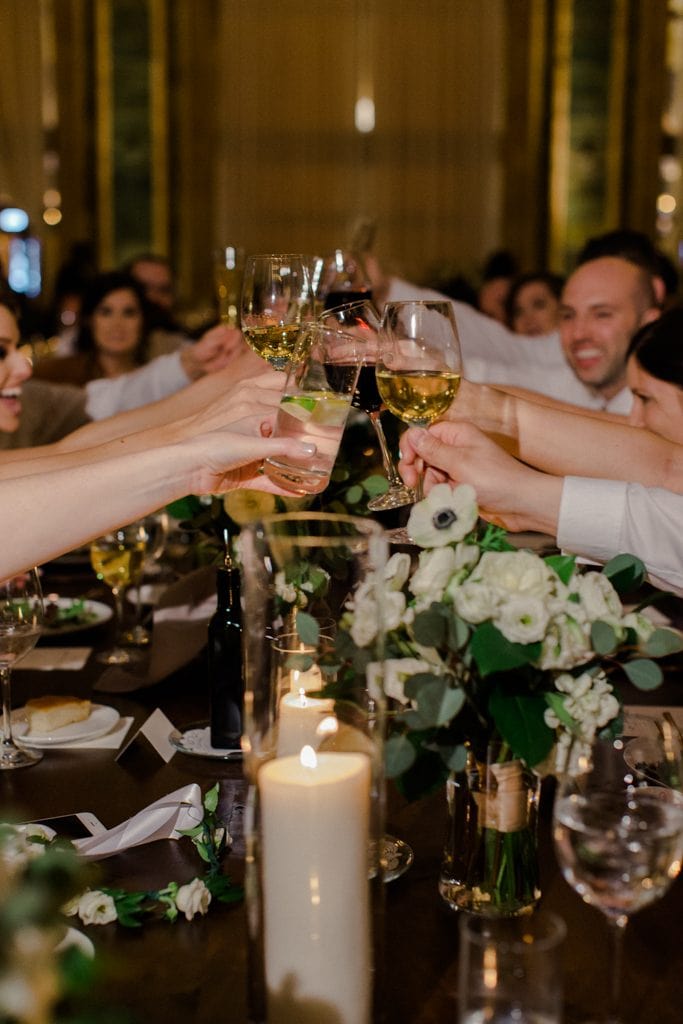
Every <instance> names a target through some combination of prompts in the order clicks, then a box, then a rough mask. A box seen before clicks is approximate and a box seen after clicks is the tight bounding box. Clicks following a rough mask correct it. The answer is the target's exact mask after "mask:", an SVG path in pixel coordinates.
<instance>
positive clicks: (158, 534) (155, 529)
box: [123, 509, 169, 647]
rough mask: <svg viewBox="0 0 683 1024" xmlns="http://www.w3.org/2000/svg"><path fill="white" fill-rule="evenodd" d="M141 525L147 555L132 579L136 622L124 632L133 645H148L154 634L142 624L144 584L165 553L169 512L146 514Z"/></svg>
mask: <svg viewBox="0 0 683 1024" xmlns="http://www.w3.org/2000/svg"><path fill="white" fill-rule="evenodd" d="M136 525H138V526H139V527H140V529H141V532H142V534H144V540H145V557H144V559H143V562H142V565H141V566H140V571H139V573H138V575H137V576H136V578H135V579H132V580H131V583H134V584H135V586H136V589H135V623H134V625H133V626H132V628H131V629H129V630H128V631H127V632H126V633H124V636H123V639H124V641H125V642H126V643H127V644H131V645H132V646H133V647H146V646H147V644H149V643H150V641H151V639H152V635H151V633H150V631H149V630H148V629H147V627H146V626H143V624H142V584H143V581H144V579H145V576H146V574H147V573H150V572H153V571H154V570H155V569H156V563H157V562H158V561H159V559H160V558H161V556H162V555H163V553H164V548H165V547H166V538H167V537H168V530H169V520H168V512H166V510H165V509H160V510H159V511H158V512H152V513H151V515H148V516H144V518H143V519H140V520H139V521H138V523H137V524H136Z"/></svg>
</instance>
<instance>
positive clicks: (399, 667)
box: [384, 658, 434, 704]
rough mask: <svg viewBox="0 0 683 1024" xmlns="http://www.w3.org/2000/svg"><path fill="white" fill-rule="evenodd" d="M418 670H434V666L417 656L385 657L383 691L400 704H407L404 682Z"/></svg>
mask: <svg viewBox="0 0 683 1024" xmlns="http://www.w3.org/2000/svg"><path fill="white" fill-rule="evenodd" d="M418 672H432V673H433V672H434V666H433V665H430V664H429V662H427V661H421V660H420V659H419V658H387V660H386V661H385V662H384V692H385V694H386V695H387V697H392V698H393V699H394V700H397V701H398V702H399V703H400V704H409V703H410V701H409V700H408V698H407V697H406V695H405V690H404V686H405V682H406V679H409V678H410V677H411V676H415V675H417V674H418Z"/></svg>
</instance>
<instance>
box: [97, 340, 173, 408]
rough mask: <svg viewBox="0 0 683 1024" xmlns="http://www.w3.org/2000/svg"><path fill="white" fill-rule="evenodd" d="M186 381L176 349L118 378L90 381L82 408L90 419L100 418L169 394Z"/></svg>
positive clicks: (102, 378) (137, 406) (154, 400)
mask: <svg viewBox="0 0 683 1024" xmlns="http://www.w3.org/2000/svg"><path fill="white" fill-rule="evenodd" d="M190 383H191V381H190V378H189V377H188V376H187V374H186V373H185V371H184V370H183V367H182V363H181V361H180V352H179V351H178V352H171V353H170V354H169V355H165V356H158V357H157V358H156V359H153V360H152V361H151V362H149V363H147V364H146V365H145V366H141V367H139V369H137V370H131V371H130V373H123V374H121V376H120V377H112V378H108V377H101V378H99V380H91V381H90V382H89V383H88V384H86V385H85V391H86V395H87V401H86V410H87V413H88V416H90V418H91V419H93V420H103V419H105V418H106V417H107V416H113V415H114V413H117V412H125V411H126V410H128V409H137V408H139V406H141V405H147V403H148V402H156V401H158V399H160V398H165V397H166V396H167V395H173V394H175V392H176V391H180V389H181V388H185V387H187V385H188V384H190Z"/></svg>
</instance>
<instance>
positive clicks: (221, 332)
mask: <svg viewBox="0 0 683 1024" xmlns="http://www.w3.org/2000/svg"><path fill="white" fill-rule="evenodd" d="M245 349H246V345H245V342H244V340H243V338H242V332H241V331H239V330H238V329H237V328H236V327H228V325H227V324H217V325H216V326H215V327H210V328H209V330H208V331H205V332H204V334H202V336H201V338H200V339H199V341H196V342H195V343H194V344H193V345H185V346H184V347H183V348H182V349H181V350H180V362H181V363H182V367H183V370H184V371H185V373H186V374H187V376H188V377H189V378H190V380H197V379H198V378H199V377H202V376H203V375H204V374H205V373H214V371H215V370H222V369H223V368H224V367H226V366H227V365H228V363H230V362H231V361H232V360H233V359H234V358H235V357H236V356H238V355H239V354H240V353H241V352H243V351H244V350H245Z"/></svg>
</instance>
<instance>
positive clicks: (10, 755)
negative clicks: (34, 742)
mask: <svg viewBox="0 0 683 1024" xmlns="http://www.w3.org/2000/svg"><path fill="white" fill-rule="evenodd" d="M42 759H43V754H42V751H40V750H25V749H24V748H23V747H22V748H21V749H19V747H15V746H14V745H13V744H3V745H2V746H0V771H7V770H9V769H11V768H30V767H31V765H33V764H38V762H39V761H42Z"/></svg>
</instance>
